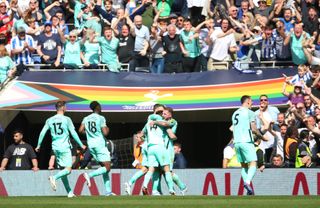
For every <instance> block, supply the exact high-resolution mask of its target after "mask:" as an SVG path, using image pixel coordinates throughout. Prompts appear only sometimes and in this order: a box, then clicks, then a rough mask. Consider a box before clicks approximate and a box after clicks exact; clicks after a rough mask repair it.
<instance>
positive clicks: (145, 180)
mask: <svg viewBox="0 0 320 208" xmlns="http://www.w3.org/2000/svg"><path fill="white" fill-rule="evenodd" d="M152 175H153V173H152V172H151V171H148V172H147V174H146V175H145V176H144V181H143V187H145V188H147V187H148V183H149V181H150V179H151V177H152Z"/></svg>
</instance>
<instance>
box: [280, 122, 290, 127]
mask: <svg viewBox="0 0 320 208" xmlns="http://www.w3.org/2000/svg"><path fill="white" fill-rule="evenodd" d="M283 126H285V127H287V128H288V124H285V123H283V124H281V125H280V128H281V127H283Z"/></svg>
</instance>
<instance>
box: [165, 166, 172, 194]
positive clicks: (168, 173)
mask: <svg viewBox="0 0 320 208" xmlns="http://www.w3.org/2000/svg"><path fill="white" fill-rule="evenodd" d="M165 179H166V182H167V184H168V189H169V192H174V189H173V181H172V175H171V172H170V171H168V172H166V173H165Z"/></svg>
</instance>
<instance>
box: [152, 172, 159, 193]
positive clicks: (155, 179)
mask: <svg viewBox="0 0 320 208" xmlns="http://www.w3.org/2000/svg"><path fill="white" fill-rule="evenodd" d="M159 185H160V173H159V171H155V172H154V173H153V176H152V191H158V186H159Z"/></svg>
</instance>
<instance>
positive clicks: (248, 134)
mask: <svg viewBox="0 0 320 208" xmlns="http://www.w3.org/2000/svg"><path fill="white" fill-rule="evenodd" d="M254 118H255V115H254V112H253V111H251V110H250V109H248V108H245V107H241V108H239V109H238V110H236V111H235V112H234V113H233V115H232V126H233V137H234V143H239V142H253V137H252V131H251V125H250V123H251V122H253V121H254Z"/></svg>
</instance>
